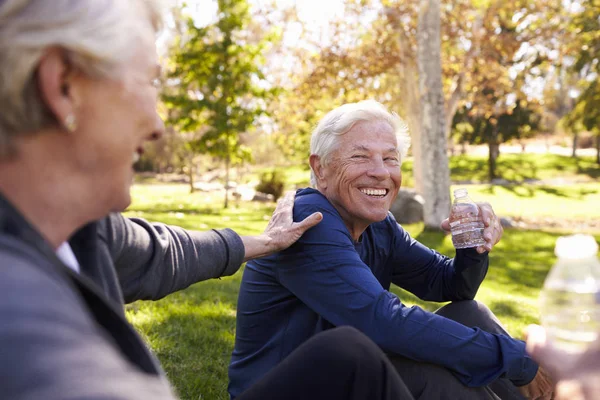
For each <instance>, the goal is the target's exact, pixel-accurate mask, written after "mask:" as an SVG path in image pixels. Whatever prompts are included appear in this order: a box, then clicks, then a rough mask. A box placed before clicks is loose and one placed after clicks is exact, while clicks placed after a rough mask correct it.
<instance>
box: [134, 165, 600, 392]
mask: <svg viewBox="0 0 600 400" xmlns="http://www.w3.org/2000/svg"><path fill="white" fill-rule="evenodd" d="M502 157H504V155H503V156H502ZM544 157H546V156H544ZM544 157H537V156H536V157H521V158H520V160H521V161H518V162H517V161H515V162H516V163H517V164H518V165H521V164H519V163H520V162H523V163H526V162H532V163H533V164H534V165H536V166H537V169H533V170H527V171H525V170H523V171H520V168H521V167H510V166H508V165H507V166H505V167H503V168H505V169H504V171H505V172H504V173H505V174H508V173H509V171H513V172H511V173H513V174H515V176H516V175H519V176H520V177H521V179H523V178H527V179H530V177H531V176H533V175H535V176H536V177H537V178H536V179H542V178H544V177H547V178H550V177H556V176H559V175H560V176H563V177H568V178H573V177H575V178H581V177H585V176H587V177H589V178H597V177H598V168H597V167H595V166H593V165H592V163H591V162H590V163H587V161H586V160H583V161H582V160H580V161H579V164H578V163H577V162H576V161H574V160H572V159H570V158H567V157H564V158H560V157H559V156H547V157H548V158H544ZM507 158H508V156H507ZM466 159H467V161H466V162H463V161H460V160H457V159H453V160H452V165H453V180H454V181H461V180H466V179H464V178H465V177H467V176H469V177H471V179H472V180H474V181H477V180H478V179H479V178H483V177H484V175H481V174H482V173H484V172H482V171H481V170H480V169H481V165H480V161H478V159H476V158H474V157H467V158H466ZM464 163H466V164H465V165H462V164H464ZM562 163H564V165H563V166H562V167H561V165H562ZM405 167H406V168H408V169H410V168H409V167H410V163H407V164H405V165H404V166H403V169H405ZM559 167H560V168H559ZM523 168H524V167H523ZM528 168H529V167H528ZM561 168H562V169H561ZM532 171H533V172H532ZM286 174H287V176H288V178H289V177H291V178H290V180H288V184H289V183H290V181H291V180H293V181H294V182H295V183H302V182H303V179H308V174H307V173H306V171H303V170H302V168H300V167H297V168H289V169H286ZM532 174H533V175H532ZM405 176H406V174H405ZM507 179H509V178H507ZM544 179H546V178H544ZM483 180H484V179H483ZM295 183H294V184H295ZM469 192H470V194H471V195H472V197H473V198H475V199H477V200H488V201H490V203H491V204H492V205H493V206H494V209H495V210H496V211H497V213H498V214H500V215H513V216H514V215H529V216H539V217H544V216H549V217H553V218H592V219H593V218H600V209H598V207H596V205H597V204H600V203H599V201H600V195H599V193H600V183H597V182H590V183H581V184H576V185H565V186H550V185H525V184H515V185H511V186H502V187H500V186H492V187H490V186H489V185H470V186H469ZM222 202H223V199H222V198H221V196H218V197H216V196H213V195H208V194H206V193H194V194H189V193H188V187H187V185H185V184H171V185H156V184H155V185H136V186H135V187H134V189H133V206H132V207H130V209H129V210H128V212H127V215H129V216H140V217H143V218H146V219H149V220H154V221H162V222H166V223H170V224H176V225H179V226H183V227H185V228H188V229H199V230H206V229H209V228H222V227H231V228H233V229H235V230H236V231H238V232H239V233H240V234H256V233H259V232H261V231H262V230H263V229H264V227H265V225H266V222H267V220H268V219H269V217H270V215H271V212H272V210H273V208H274V204H253V203H239V204H236V203H235V202H232V206H231V207H230V208H229V209H228V210H223V209H222ZM405 228H406V229H407V230H408V231H409V232H410V233H411V235H413V237H415V238H417V239H418V240H419V241H421V242H422V243H424V244H425V245H427V246H429V247H432V248H435V249H437V250H438V251H440V252H442V253H445V254H448V255H452V254H453V250H452V243H451V241H450V238H449V237H447V236H444V235H443V234H442V233H439V232H428V231H423V227H422V224H415V225H408V226H405ZM566 233H570V232H547V231H525V230H515V229H510V230H507V231H506V232H505V235H504V237H503V239H502V241H501V242H500V243H499V244H498V245H497V246H496V248H495V249H494V251H493V252H492V253H491V255H490V264H491V266H490V270H489V273H488V276H487V278H486V280H485V281H484V283H483V285H482V286H481V289H480V291H479V293H478V295H477V299H478V300H480V301H482V302H484V303H486V304H487V305H488V306H489V307H490V308H491V309H492V311H494V313H496V315H497V316H498V317H499V318H500V320H501V321H502V322H503V323H504V324H505V326H506V327H507V329H508V330H509V332H510V333H511V334H513V335H514V336H517V337H522V332H523V329H524V327H525V326H526V325H528V324H530V323H534V322H537V321H538V308H537V297H538V295H539V290H540V288H541V286H542V284H543V280H544V277H545V275H546V273H547V271H548V270H549V268H550V267H551V265H552V264H553V263H554V261H555V260H554V255H553V248H554V243H555V241H556V238H557V237H558V236H559V235H561V234H566ZM596 240H598V241H600V234H597V235H596ZM240 280H241V273H239V272H238V273H237V274H236V275H234V276H233V277H227V278H223V279H221V280H212V281H208V282H201V283H198V284H196V285H193V286H192V287H190V288H188V289H186V290H184V291H182V292H179V293H176V294H173V295H171V296H168V297H167V298H165V299H163V300H160V301H157V302H142V301H140V302H136V303H134V304H132V305H129V306H127V316H128V318H129V319H130V321H131V322H132V323H133V325H134V326H135V327H136V328H137V329H138V331H139V332H140V333H141V334H142V336H143V337H144V338H145V339H146V340H147V342H148V343H149V344H150V347H151V348H152V349H153V350H154V352H155V353H156V354H157V356H158V358H159V359H160V361H161V362H162V365H163V366H164V368H165V370H166V372H167V375H168V377H169V379H170V381H171V382H172V383H173V385H174V387H175V388H176V390H177V392H178V394H179V396H180V397H181V398H182V399H184V400H187V399H190V400H191V399H194V400H196V399H227V398H228V396H227V392H226V388H227V365H228V363H229V357H230V355H231V350H232V348H233V340H234V334H235V309H236V302H237V293H238V288H239V284H240ZM392 291H393V292H394V293H396V294H397V295H398V296H400V298H401V299H402V301H403V302H404V303H406V304H418V305H420V306H422V307H423V308H425V309H428V310H435V309H436V308H438V307H439V304H435V303H425V302H422V301H420V300H419V299H416V298H415V297H414V296H412V295H410V294H409V293H406V292H404V291H402V290H400V289H397V288H394V289H393V290H392Z"/></svg>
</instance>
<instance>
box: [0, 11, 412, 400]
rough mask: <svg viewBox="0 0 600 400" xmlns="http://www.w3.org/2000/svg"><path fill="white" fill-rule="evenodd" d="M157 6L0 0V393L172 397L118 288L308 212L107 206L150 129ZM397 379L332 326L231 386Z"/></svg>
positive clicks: (254, 392)
mask: <svg viewBox="0 0 600 400" xmlns="http://www.w3.org/2000/svg"><path fill="white" fill-rule="evenodd" d="M159 22H160V18H159V10H158V8H157V5H156V4H155V2H154V1H143V0H126V1H124V0H53V1H48V0H0V321H2V323H1V324H0V343H1V350H0V393H1V396H2V398H6V399H11V400H15V399H65V398H73V399H75V398H77V399H92V398H93V399H133V398H140V399H168V398H172V393H171V389H170V388H169V385H168V384H167V383H166V380H165V379H164V374H163V373H162V371H161V369H160V367H159V366H158V364H157V362H156V361H155V359H154V357H153V356H152V355H151V354H150V353H149V352H148V351H147V349H146V347H145V345H144V343H143V342H142V341H141V340H140V338H139V336H138V335H137V334H136V333H135V331H134V330H133V329H132V327H131V326H130V325H129V324H128V323H127V321H126V319H125V316H124V312H123V302H131V301H135V300H137V299H159V298H161V297H163V296H165V295H168V294H169V293H172V292H174V291H177V290H180V289H183V288H185V287H187V286H189V285H191V284H193V283H195V282H198V281H201V280H205V279H209V278H215V277H219V276H223V275H230V274H233V273H234V272H236V271H237V269H238V268H239V266H240V264H241V263H242V262H243V261H244V260H249V259H252V258H254V257H258V256H262V255H267V254H269V253H272V252H274V251H277V250H281V249H284V248H285V247H287V246H289V245H290V244H291V243H293V242H294V241H295V240H297V239H298V238H299V237H300V236H301V235H302V234H303V233H304V232H305V231H306V230H307V229H308V228H310V227H312V226H314V225H315V224H317V223H318V222H319V221H320V219H321V215H320V214H318V213H315V214H313V215H311V216H310V217H308V218H306V219H304V220H303V221H302V222H300V223H294V222H292V218H291V208H292V203H293V196H288V197H287V199H286V200H284V201H283V202H282V204H280V205H279V206H278V208H277V209H276V211H275V214H274V217H273V218H272V220H271V221H270V223H269V225H268V226H267V229H266V231H265V232H264V233H263V234H262V235H259V236H250V237H240V236H238V235H237V234H236V233H235V232H233V231H232V230H229V229H224V230H219V231H217V230H213V231H210V232H204V233H200V232H189V231H185V230H183V229H181V228H177V227H172V226H165V225H161V224H150V223H148V222H146V221H143V220H140V219H132V220H129V219H126V218H124V217H123V216H121V215H120V214H118V213H114V212H119V211H122V210H123V209H124V208H125V207H127V206H128V204H129V202H130V194H129V190H130V185H131V181H132V175H133V169H132V164H133V163H134V162H135V161H136V160H137V158H138V157H139V155H140V154H141V153H142V152H143V149H144V146H145V145H146V144H147V142H150V141H152V140H155V139H156V138H158V137H160V136H161V134H162V131H163V124H162V122H161V120H160V118H159V117H158V115H157V113H156V110H155V106H156V97H157V88H156V86H155V84H154V83H155V81H156V78H157V76H158V74H159V68H158V62H157V56H156V49H155V44H154V38H155V34H156V32H157V29H158V27H159ZM306 365H313V367H311V368H308V369H305V366H306ZM340 369H341V372H340V373H338V374H336V375H335V376H331V375H329V374H327V373H324V372H323V371H326V370H336V371H340ZM325 381H327V385H324V384H323V383H324V382H325ZM325 386H326V387H325ZM332 387H333V389H332ZM402 390H404V389H403V387H402V384H401V382H400V380H399V378H398V376H397V375H394V372H393V367H391V365H390V364H389V363H387V361H385V360H384V358H383V356H382V353H381V352H380V351H379V349H378V348H377V347H376V346H375V345H374V344H373V343H371V342H369V341H367V340H366V338H365V337H364V336H362V335H361V334H359V333H358V332H357V331H354V330H351V329H349V328H347V329H341V330H338V331H337V332H334V333H333V334H329V335H321V336H320V337H318V338H317V339H316V340H314V341H311V342H307V343H306V345H305V346H304V348H301V349H300V351H299V352H297V353H295V354H292V355H291V356H290V357H289V358H288V359H286V360H285V361H284V362H283V363H282V364H281V365H280V366H279V367H278V368H276V369H275V370H274V371H273V373H272V374H271V375H270V376H267V377H266V378H265V379H263V380H262V381H261V382H258V383H257V384H256V385H254V386H253V387H252V388H250V390H249V391H248V392H247V393H245V394H244V395H243V397H244V398H248V399H251V398H260V399H267V398H275V397H281V398H288V399H292V398H305V397H306V396H308V395H310V396H311V397H312V398H320V397H321V396H328V398H352V396H362V397H363V398H366V397H365V396H366V393H368V394H369V396H370V398H392V397H395V398H399V397H400V393H401V391H402ZM356 398H360V397H356Z"/></svg>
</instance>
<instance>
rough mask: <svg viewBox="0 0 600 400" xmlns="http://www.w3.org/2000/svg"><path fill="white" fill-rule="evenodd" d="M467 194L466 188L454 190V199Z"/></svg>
mask: <svg viewBox="0 0 600 400" xmlns="http://www.w3.org/2000/svg"><path fill="white" fill-rule="evenodd" d="M467 193H468V192H467V189H465V188H460V189H454V197H464V196H466V195H467Z"/></svg>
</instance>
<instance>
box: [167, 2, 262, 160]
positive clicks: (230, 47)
mask: <svg viewBox="0 0 600 400" xmlns="http://www.w3.org/2000/svg"><path fill="white" fill-rule="evenodd" d="M250 22H251V16H250V13H249V8H248V3H247V1H246V0H219V1H218V20H217V21H216V22H215V23H213V24H210V25H207V26H205V27H198V26H196V25H195V23H194V20H193V19H192V18H188V19H187V22H186V29H185V32H184V33H183V34H182V35H181V36H180V37H178V38H177V40H176V41H175V45H174V46H173V48H172V54H171V65H172V68H171V70H170V71H169V73H168V79H167V82H166V87H165V89H164V92H163V96H162V98H163V101H164V103H165V105H166V107H167V108H168V109H169V110H170V111H172V112H170V113H169V118H168V123H170V124H172V125H174V126H175V127H176V128H177V129H179V130H181V131H182V132H193V133H196V134H197V135H191V136H190V140H189V147H190V149H191V150H192V151H194V152H197V153H209V154H211V155H213V156H215V157H217V158H219V159H221V160H225V162H226V166H227V168H228V167H229V165H230V164H239V163H241V162H244V161H249V160H250V159H251V152H250V149H249V148H248V147H246V146H244V144H243V141H242V134H244V133H245V132H247V131H249V130H250V129H251V128H252V126H253V123H254V122H255V121H256V119H257V118H258V117H259V116H260V115H261V114H263V113H264V112H265V106H264V101H265V99H267V98H269V96H270V94H271V93H272V90H271V89H268V88H267V87H268V86H269V85H268V84H267V83H266V81H265V80H264V76H263V73H262V71H261V64H262V62H263V52H264V51H265V45H266V42H267V39H269V40H270V39H272V37H269V38H266V37H261V38H256V37H254V36H253V33H252V32H250V31H249V30H248V29H247V28H248V25H249V23H250Z"/></svg>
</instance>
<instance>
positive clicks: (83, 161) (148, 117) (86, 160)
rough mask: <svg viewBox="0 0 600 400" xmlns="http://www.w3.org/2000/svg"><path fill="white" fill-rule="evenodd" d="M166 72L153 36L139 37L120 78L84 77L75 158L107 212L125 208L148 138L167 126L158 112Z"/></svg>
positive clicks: (77, 108)
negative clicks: (161, 81)
mask: <svg viewBox="0 0 600 400" xmlns="http://www.w3.org/2000/svg"><path fill="white" fill-rule="evenodd" d="M159 73H160V70H159V64H158V59H157V54H156V47H155V44H154V41H153V35H149V39H148V40H146V41H144V40H138V41H137V42H136V48H135V49H134V50H133V52H132V55H131V59H130V61H129V62H128V63H127V64H126V65H125V66H124V67H123V71H122V75H121V78H120V79H119V80H109V79H101V80H98V79H91V78H89V77H83V76H81V77H78V78H77V79H78V80H79V81H80V82H79V85H78V87H79V88H80V93H79V94H80V95H79V96H77V97H78V99H79V102H78V104H77V105H76V116H77V125H78V126H77V130H76V131H75V132H74V133H73V134H72V136H74V139H73V141H74V148H73V153H72V154H74V161H75V163H76V164H77V165H76V167H77V170H78V173H80V174H84V176H83V178H84V180H85V181H86V182H87V183H89V185H87V186H88V188H90V189H88V190H92V191H93V194H94V197H93V199H94V202H95V201H98V202H100V203H98V204H97V205H98V206H99V207H100V208H102V211H103V212H111V211H122V210H124V209H125V208H126V207H127V206H128V205H129V203H130V202H131V197H130V194H129V190H130V186H131V184H132V179H133V164H134V162H135V161H136V160H137V158H138V157H139V156H140V155H141V154H142V152H143V151H144V145H145V143H146V141H150V140H156V139H157V138H158V137H160V136H161V135H162V133H163V130H164V125H163V122H162V120H161V119H160V117H159V116H158V114H157V111H156V101H157V94H158V91H157V87H156V80H157V78H158V75H159Z"/></svg>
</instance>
